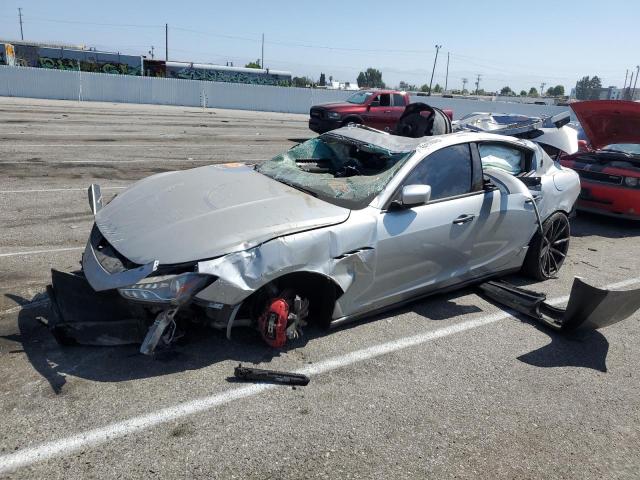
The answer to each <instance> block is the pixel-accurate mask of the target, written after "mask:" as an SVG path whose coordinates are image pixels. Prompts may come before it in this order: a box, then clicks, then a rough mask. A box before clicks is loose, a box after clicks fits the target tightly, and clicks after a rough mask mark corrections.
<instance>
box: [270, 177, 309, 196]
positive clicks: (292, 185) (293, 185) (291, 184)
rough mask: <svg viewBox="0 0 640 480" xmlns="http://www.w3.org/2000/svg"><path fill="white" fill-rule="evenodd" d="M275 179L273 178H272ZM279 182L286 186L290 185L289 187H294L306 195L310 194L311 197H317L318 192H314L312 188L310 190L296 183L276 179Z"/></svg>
mask: <svg viewBox="0 0 640 480" xmlns="http://www.w3.org/2000/svg"><path fill="white" fill-rule="evenodd" d="M274 180H275V179H274ZM277 180H278V181H279V182H280V183H284V184H285V185H286V186H288V187H291V188H295V189H296V190H299V191H301V192H304V193H306V194H308V195H311V196H312V197H316V198H318V194H317V193H316V192H314V191H313V190H310V189H308V188H304V187H301V186H300V185H296V184H295V183H290V182H285V181H283V180H280V179H277Z"/></svg>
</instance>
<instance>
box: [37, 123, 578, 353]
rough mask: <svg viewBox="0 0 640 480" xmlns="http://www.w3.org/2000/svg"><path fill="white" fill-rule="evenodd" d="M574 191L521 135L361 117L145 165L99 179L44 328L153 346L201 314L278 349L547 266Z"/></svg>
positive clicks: (566, 175) (557, 253) (68, 338)
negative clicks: (410, 134) (384, 128)
mask: <svg viewBox="0 0 640 480" xmlns="http://www.w3.org/2000/svg"><path fill="white" fill-rule="evenodd" d="M579 191H580V182H579V178H578V176H577V174H576V173H575V172H573V171H572V170H569V169H566V168H563V167H562V166H561V165H560V164H559V163H558V162H557V161H554V160H552V159H551V158H550V157H549V156H548V155H547V154H546V153H545V151H544V150H543V149H542V148H541V147H540V146H539V145H538V144H536V143H533V142H531V141H528V140H521V139H517V138H512V137H507V136H499V135H493V134H489V133H454V134H449V135H440V136H434V137H424V138H417V139H414V138H404V137H398V136H394V135H389V134H386V133H383V132H379V131H374V130H371V129H368V128H366V127H359V126H350V127H345V128H341V129H338V130H334V131H332V132H329V133H326V134H324V135H321V136H319V137H317V138H313V139H310V140H308V141H306V142H304V143H302V144H300V145H297V146H295V147H293V148H292V149H290V150H289V151H287V152H285V153H283V154H281V155H278V156H276V157H275V158H273V159H271V160H268V161H265V162H263V163H261V164H259V165H254V166H251V165H245V164H225V165H210V166H205V167H200V168H195V169H191V170H185V171H176V172H170V173H161V174H158V175H154V176H151V177H148V178H146V179H144V180H141V181H140V182H138V183H136V184H135V185H133V186H132V187H130V188H129V189H127V190H126V191H124V192H123V193H121V194H120V195H118V196H117V197H116V198H115V199H113V200H112V201H111V202H110V203H109V204H107V205H104V206H102V200H101V196H100V192H99V188H98V187H97V186H95V185H94V186H92V187H91V188H90V190H89V196H90V204H91V208H92V209H93V211H94V214H95V225H94V228H93V231H92V233H91V236H90V238H89V241H88V243H87V247H86V250H85V252H84V254H83V259H82V272H77V273H74V274H68V273H63V272H54V273H53V282H52V284H53V286H52V288H50V295H51V296H52V297H53V300H54V302H53V304H54V310H55V311H56V318H55V319H53V320H52V322H50V327H51V329H52V331H53V332H54V334H55V335H56V337H57V338H58V340H60V341H61V342H72V341H76V342H80V343H94V344H95V343H98V344H103V343H122V342H141V343H142V347H141V351H142V352H143V353H151V352H153V351H154V349H155V348H156V347H161V346H165V345H168V344H170V343H171V342H172V341H173V340H174V339H175V338H177V337H178V336H179V335H180V333H181V332H182V331H183V330H185V329H186V328H187V325H188V324H189V323H190V322H194V321H197V322H201V323H205V324H208V325H210V326H212V327H214V328H217V329H222V330H224V331H226V333H227V335H231V332H232V328H233V327H238V326H250V327H253V328H256V329H258V330H259V331H260V333H261V335H262V337H263V338H264V340H265V341H266V342H267V343H268V344H269V345H272V346H274V347H282V346H283V345H284V344H285V343H286V342H287V341H289V340H292V339H295V338H296V337H298V336H299V335H300V334H301V333H302V329H303V327H304V326H305V325H306V324H307V323H309V322H316V323H324V324H327V325H330V326H336V325H340V324H343V323H345V322H348V321H352V320H354V319H357V318H360V317H362V316H365V315H369V314H372V313H373V312H378V311H380V310H383V309H387V308H390V307H393V306H396V305H399V304H402V303H404V302H407V301H410V300H413V299H416V298H418V297H421V296H425V295H430V294H433V293H437V292H441V291H445V290H450V289H453V288H459V287H462V286H464V285H467V284H470V283H474V282H479V281H483V280H485V279H488V278H490V277H496V276H500V275H504V274H507V273H510V272H516V271H519V270H521V271H522V272H523V273H525V274H527V275H529V276H532V277H533V278H536V279H546V278H550V277H553V276H555V275H556V274H557V272H558V270H559V269H560V268H561V266H562V264H563V261H564V259H565V257H566V255H567V251H568V247H569V238H570V232H569V221H568V217H569V214H570V213H571V211H572V209H573V206H574V203H575V201H576V199H577V197H578V194H579ZM91 304H94V305H98V304H99V305H103V306H104V308H100V309H94V310H98V311H94V313H93V314H92V315H91V320H92V328H93V327H96V326H98V327H100V328H102V330H100V333H99V334H98V333H96V334H93V333H91V332H92V331H93V330H92V328H88V327H87V325H86V321H87V314H86V307H88V306H90V305H91ZM83 309H85V310H83ZM107 311H108V313H105V312H107ZM114 319H117V321H116V320H114ZM105 329H106V331H107V333H105ZM105 339H106V341H105Z"/></svg>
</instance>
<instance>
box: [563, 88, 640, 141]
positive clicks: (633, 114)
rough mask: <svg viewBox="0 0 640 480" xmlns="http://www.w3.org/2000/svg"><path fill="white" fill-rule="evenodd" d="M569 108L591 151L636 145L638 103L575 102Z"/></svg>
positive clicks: (639, 130) (639, 116) (639, 134)
mask: <svg viewBox="0 0 640 480" xmlns="http://www.w3.org/2000/svg"><path fill="white" fill-rule="evenodd" d="M571 108H572V109H573V111H574V112H575V114H576V117H578V120H579V121H580V124H581V125H582V128H583V129H584V133H585V134H586V135H587V137H588V138H589V142H590V143H591V146H592V147H593V148H594V149H600V148H602V147H604V146H606V145H611V144H613V143H640V103H637V102H627V101H621V100H593V101H588V102H576V103H572V104H571Z"/></svg>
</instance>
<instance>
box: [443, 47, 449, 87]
mask: <svg viewBox="0 0 640 480" xmlns="http://www.w3.org/2000/svg"><path fill="white" fill-rule="evenodd" d="M448 86H449V52H447V76H446V77H444V93H447V87H448Z"/></svg>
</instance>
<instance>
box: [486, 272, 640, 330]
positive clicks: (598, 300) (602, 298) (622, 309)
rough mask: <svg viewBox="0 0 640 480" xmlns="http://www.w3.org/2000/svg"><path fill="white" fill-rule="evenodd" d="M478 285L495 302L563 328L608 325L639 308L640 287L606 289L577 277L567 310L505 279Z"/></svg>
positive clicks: (557, 328) (574, 328) (593, 327)
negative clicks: (550, 303)
mask: <svg viewBox="0 0 640 480" xmlns="http://www.w3.org/2000/svg"><path fill="white" fill-rule="evenodd" d="M479 288H480V291H481V292H482V293H483V294H484V295H486V296H487V297H489V298H490V299H492V300H494V301H495V302H497V303H500V304H502V305H505V306H507V307H509V308H512V309H514V310H516V311H518V312H520V313H523V314H525V315H527V316H529V317H531V318H533V319H535V320H537V321H539V322H541V323H543V324H545V325H547V326H549V327H551V328H553V329H555V330H562V331H572V330H577V329H598V328H602V327H606V326H609V325H612V324H614V323H617V322H620V321H622V320H624V319H626V318H628V317H630V316H631V315H633V314H634V313H635V312H636V311H637V310H638V309H639V308H640V289H635V290H605V289H602V288H597V287H593V286H591V285H589V284H587V283H585V282H584V281H583V280H582V279H580V278H578V277H576V278H575V279H574V280H573V286H572V287H571V294H570V295H569V302H568V303H567V308H565V309H562V308H557V307H554V306H553V305H549V304H548V303H546V302H545V300H546V299H547V297H546V295H544V294H543V293H538V292H534V291H532V290H526V289H524V288H519V287H516V286H515V285H511V284H509V283H507V282H503V281H492V282H486V283H483V284H482V285H480V287H479Z"/></svg>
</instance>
